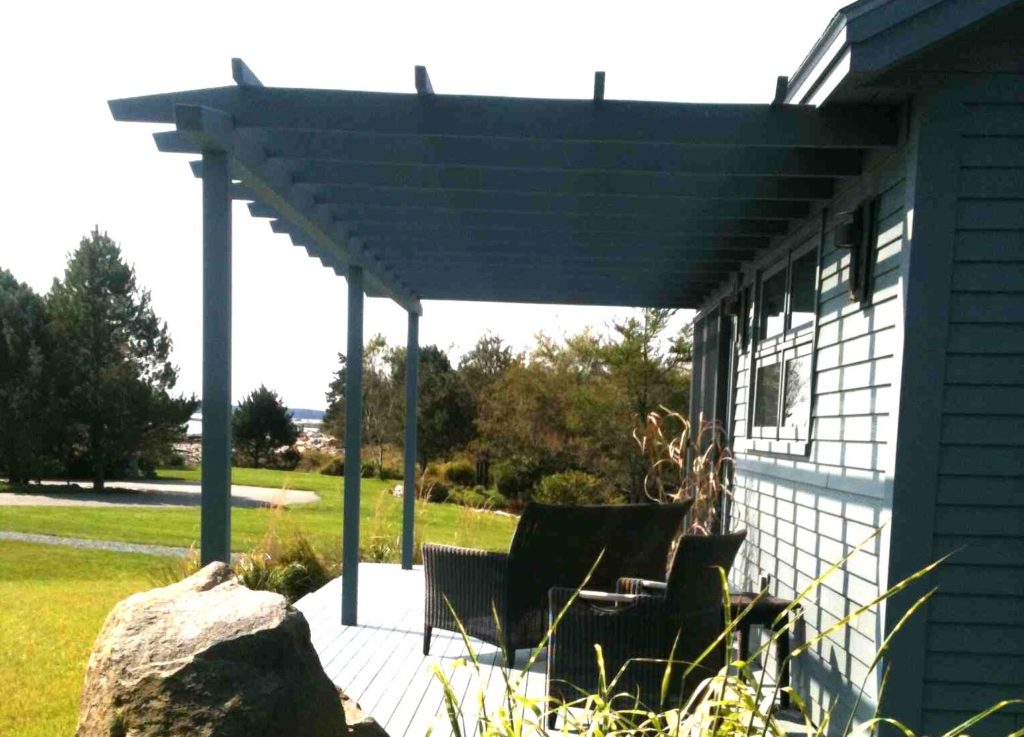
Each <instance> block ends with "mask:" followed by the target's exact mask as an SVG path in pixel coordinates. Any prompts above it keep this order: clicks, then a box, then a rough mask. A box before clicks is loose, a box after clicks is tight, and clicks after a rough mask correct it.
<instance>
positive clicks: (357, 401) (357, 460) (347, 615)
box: [341, 265, 363, 625]
mask: <svg viewBox="0 0 1024 737" xmlns="http://www.w3.org/2000/svg"><path fill="white" fill-rule="evenodd" d="M362 421H363V269H362V267H361V266H354V265H350V266H349V268H348V355H347V359H346V363H345V487H344V488H345V495H344V504H343V510H342V517H343V519H342V524H343V527H342V545H341V560H342V573H341V623H342V624H346V625H354V624H356V623H357V619H358V609H359V496H360V493H359V485H360V483H362V467H363V463H362V458H361V451H362V444H363V437H362V425H363V422H362Z"/></svg>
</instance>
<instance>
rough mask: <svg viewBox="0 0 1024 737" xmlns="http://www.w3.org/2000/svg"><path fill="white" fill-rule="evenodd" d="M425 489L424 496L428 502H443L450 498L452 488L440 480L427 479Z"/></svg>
mask: <svg viewBox="0 0 1024 737" xmlns="http://www.w3.org/2000/svg"><path fill="white" fill-rule="evenodd" d="M425 484H426V486H425V489H424V491H423V498H424V499H426V500H427V501H428V502H434V503H438V504H439V503H441V502H443V501H445V500H446V499H447V498H448V494H450V493H451V490H450V489H449V488H448V485H447V484H443V483H441V482H440V481H427V482H425Z"/></svg>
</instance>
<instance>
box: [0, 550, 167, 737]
mask: <svg viewBox="0 0 1024 737" xmlns="http://www.w3.org/2000/svg"><path fill="white" fill-rule="evenodd" d="M161 564H162V561H161V559H159V558H155V557H153V556H147V555H128V554H125V553H108V552H104V551H98V550H79V549H76V548H66V547H54V546H50V545H30V544H27V543H18V542H6V541H0V601H2V602H3V603H4V604H3V606H2V607H0V693H2V694H3V698H2V699H0V734H5V735H19V736H20V737H51V735H69V734H74V731H75V723H76V721H77V716H78V699H79V695H80V694H81V690H82V682H83V678H84V676H85V666H86V663H87V662H88V659H89V652H90V651H91V650H92V645H93V641H94V640H95V638H96V635H97V633H98V632H99V629H100V626H101V625H102V624H103V620H104V618H105V617H106V616H107V613H108V612H109V611H110V609H111V607H112V606H113V605H114V604H115V603H116V602H118V601H120V600H121V599H123V598H125V597H126V596H128V595H129V594H132V593H134V592H136V591H141V590H143V589H147V588H150V586H151V583H150V578H149V577H150V575H152V574H153V573H154V572H155V571H156V569H157V568H159V566H160V565H161Z"/></svg>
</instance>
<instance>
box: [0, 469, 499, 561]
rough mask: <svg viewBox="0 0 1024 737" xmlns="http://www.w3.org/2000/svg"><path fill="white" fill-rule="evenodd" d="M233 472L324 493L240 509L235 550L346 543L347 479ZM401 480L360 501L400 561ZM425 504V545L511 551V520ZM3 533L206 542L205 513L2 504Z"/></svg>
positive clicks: (193, 475) (421, 508)
mask: <svg viewBox="0 0 1024 737" xmlns="http://www.w3.org/2000/svg"><path fill="white" fill-rule="evenodd" d="M232 473H233V481H234V483H236V484H242V485H249V486H262V487H268V488H276V489H284V488H289V489H302V490H307V491H315V492H316V493H317V494H319V495H320V501H319V502H315V503H313V504H304V505H296V506H295V507H292V508H289V509H284V510H272V509H237V508H236V509H233V510H232V512H231V530H232V532H231V547H232V550H235V551H245V550H250V549H252V548H253V547H254V546H255V545H257V544H258V543H259V541H260V540H261V539H262V538H263V536H264V535H265V534H266V532H267V529H268V528H269V527H270V526H272V525H277V526H278V527H279V528H281V529H284V530H287V529H289V528H291V527H294V528H297V529H301V530H302V531H303V532H304V533H305V534H306V535H308V536H310V537H311V538H313V539H314V540H315V541H316V544H317V546H318V547H321V549H324V550H328V549H331V547H332V546H333V547H335V548H336V547H337V546H339V545H340V543H339V540H340V539H341V527H342V524H341V487H342V481H341V479H340V478H338V477H334V476H322V475H320V474H317V473H307V472H301V471H273V470H267V469H252V468H236V469H234V471H233V472H232ZM160 477H161V478H165V479H180V480H186V481H198V480H199V470H198V469H167V470H164V471H161V473H160ZM395 483H396V482H394V481H390V482H387V481H379V480H377V479H363V482H362V500H361V504H360V519H361V522H360V539H361V542H362V545H363V547H366V546H368V545H369V544H371V543H373V544H375V545H376V546H377V547H378V548H380V547H385V548H387V549H388V550H390V551H393V555H392V556H391V557H390V559H392V560H397V555H398V551H399V550H400V542H399V535H400V533H401V515H402V500H401V499H399V498H396V497H393V496H391V494H389V493H388V490H389V489H390V488H391V487H393V486H394V484H395ZM110 494H111V497H112V498H115V497H116V495H117V492H116V491H113V492H110ZM417 506H418V509H417V514H416V521H417V525H418V526H419V528H420V530H419V535H418V537H419V539H420V540H422V541H430V542H442V543H449V544H455V545H468V546H473V547H480V548H487V549H490V550H504V549H506V548H507V547H508V542H509V539H510V537H511V535H512V530H513V528H514V526H515V520H514V519H513V518H511V517H508V516H504V515H497V514H491V513H487V512H478V511H474V510H470V509H467V508H465V507H458V506H455V505H450V504H426V503H422V502H421V503H417ZM0 530H6V531H15V532H32V533H40V534H46V535H61V536H67V537H85V538H92V539H97V540H118V541H123V542H135V543H151V544H157V545H176V546H182V547H188V546H190V545H193V544H196V543H197V542H198V540H199V509H198V508H163V509H154V508H145V507H139V508H113V509H102V508H76V507H3V506H0Z"/></svg>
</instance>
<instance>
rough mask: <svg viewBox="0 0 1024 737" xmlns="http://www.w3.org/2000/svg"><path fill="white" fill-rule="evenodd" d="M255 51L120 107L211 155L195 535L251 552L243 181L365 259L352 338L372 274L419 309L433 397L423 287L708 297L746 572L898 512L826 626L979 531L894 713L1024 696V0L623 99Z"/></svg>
mask: <svg viewBox="0 0 1024 737" xmlns="http://www.w3.org/2000/svg"><path fill="white" fill-rule="evenodd" d="M234 77H235V81H236V85H235V86H232V87H222V88H213V89H205V90H190V91H183V92H174V93H167V94H158V95H152V96H147V97H139V98H132V99H126V100H115V101H112V102H111V103H110V107H111V110H112V112H113V114H114V117H115V118H116V119H118V120H127V121H136V122H150V123H162V124H173V125H174V128H173V129H171V130H165V131H161V132H159V133H157V134H156V136H155V137H156V141H157V145H158V147H159V148H160V149H161V150H163V151H168V152H177V153H190V154H200V155H201V156H202V160H201V162H195V163H194V164H193V170H194V173H195V174H196V175H197V176H200V177H202V180H203V209H204V231H203V248H204V288H203V300H204V301H203V304H204V373H203V376H204V385H203V410H204V428H203V431H204V432H203V457H204V477H203V516H202V520H203V522H202V551H203V557H204V559H206V560H214V559H224V558H226V556H227V555H228V551H229V545H228V541H229V538H230V516H229V515H230V507H229V505H228V503H227V502H228V491H227V490H228V488H229V482H230V462H229V461H230V459H229V454H228V453H227V448H228V442H229V440H228V438H229V429H230V423H229V421H228V420H229V413H230V334H231V332H230V331H231V314H230V298H229V297H230V287H231V258H230V252H231V208H230V203H231V200H232V199H240V200H245V201H248V202H250V205H249V209H250V212H251V213H252V214H253V215H254V216H257V217H267V218H271V225H272V227H273V228H274V230H275V231H276V232H280V233H285V234H288V235H289V236H290V237H291V239H292V241H293V242H294V243H295V244H296V245H298V246H300V247H303V248H305V249H306V250H307V251H308V252H309V253H310V255H312V256H314V257H316V258H318V259H319V260H321V261H322V262H323V263H324V264H325V265H326V266H328V267H329V268H331V269H333V270H334V271H335V272H336V273H337V274H339V275H342V276H344V277H345V278H346V279H347V281H348V285H349V289H348V300H349V310H348V357H349V365H350V366H352V367H358V366H359V365H360V364H361V362H360V360H359V356H360V355H361V351H362V314H363V308H364V301H363V297H364V294H365V295H367V296H377V297H387V298H390V299H393V300H394V301H396V302H397V303H398V304H400V305H401V306H403V307H404V308H405V309H406V310H407V311H408V314H409V341H408V353H407V355H408V359H409V369H408V371H407V375H408V378H409V383H408V386H407V392H408V394H407V396H408V397H409V398H410V400H412V401H409V402H408V406H409V407H414V405H415V401H414V400H415V397H416V356H417V351H418V339H417V335H418V332H417V331H418V321H419V317H420V314H421V312H422V300H431V299H449V300H480V301H503V302H541V303H568V304H590V305H595V304H604V305H628V306H667V307H685V308H696V309H698V310H699V314H698V317H697V319H696V321H695V359H694V379H693V397H694V404H693V407H692V411H693V415H694V417H695V418H697V417H699V416H703V417H705V418H708V419H712V420H715V421H718V422H721V423H722V424H723V425H724V426H725V427H726V428H727V429H728V432H729V435H730V437H731V440H732V443H733V446H734V448H735V451H736V464H735V469H734V471H733V478H732V483H733V487H734V490H733V496H732V500H731V504H730V508H729V510H728V512H729V514H728V524H729V525H730V526H734V527H740V526H742V527H746V528H747V529H748V530H750V532H751V537H750V540H749V544H748V545H747V548H746V549H745V551H744V552H743V553H742V561H741V562H740V563H739V565H738V566H737V570H736V579H737V581H736V582H737V584H738V585H741V586H744V587H746V586H757V585H759V584H760V583H761V582H762V581H767V583H768V585H769V586H770V588H771V589H772V591H773V592H775V593H779V594H783V595H785V594H792V593H793V592H794V591H796V590H799V589H800V588H801V587H802V586H804V585H805V584H806V583H807V582H809V581H810V580H811V579H813V578H814V577H815V576H817V575H819V574H820V573H822V572H823V571H824V570H825V568H826V567H827V566H828V564H830V563H831V562H833V561H835V560H836V559H838V558H840V557H841V556H842V555H843V554H844V553H845V552H847V551H849V550H850V548H851V546H853V545H856V544H859V543H861V542H862V541H864V540H866V539H867V538H868V537H869V535H870V534H871V532H872V531H873V530H874V529H875V528H876V527H878V526H879V525H884V528H883V530H882V532H881V533H880V535H879V536H878V537H877V538H874V539H871V540H869V541H868V542H867V543H866V547H865V549H864V551H863V552H862V553H861V554H859V555H858V556H856V557H855V558H854V559H853V560H852V561H851V564H850V566H849V568H848V570H847V571H846V572H843V573H840V574H837V575H836V576H833V577H831V578H830V579H829V580H828V582H827V583H826V585H825V587H824V588H823V589H822V590H821V592H820V594H819V595H818V596H817V597H816V599H815V600H814V601H813V602H810V603H809V605H808V606H807V607H806V610H805V623H806V628H807V632H808V634H811V633H814V632H816V631H823V630H824V629H826V628H827V627H828V626H829V625H830V624H831V623H833V622H835V621H836V620H838V619H839V618H840V617H842V616H844V615H845V614H847V613H848V612H850V611H852V610H853V609H855V608H856V607H858V606H860V605H864V604H868V603H870V602H871V600H872V599H873V598H874V597H876V596H877V595H878V593H879V592H880V591H881V590H884V589H885V588H886V587H887V586H890V585H892V584H894V583H895V582H897V581H899V580H900V579H902V578H904V577H906V576H908V575H910V574H912V573H913V572H915V571H917V570H919V569H921V568H922V567H924V566H925V565H927V564H928V563H930V562H931V561H933V560H934V559H935V558H937V557H938V556H941V555H943V554H945V553H948V552H954V551H955V552H954V555H953V556H952V557H951V558H950V560H949V561H948V562H947V563H945V564H944V565H943V566H942V567H941V568H940V569H939V570H938V571H937V572H936V573H935V574H933V575H932V576H931V578H930V583H931V584H932V585H936V586H938V587H939V591H938V592H937V593H936V594H935V595H934V596H933V597H932V598H931V600H930V601H928V603H927V604H926V605H925V606H924V607H923V608H922V609H921V610H920V611H918V612H917V615H916V616H915V617H914V618H913V619H912V620H911V621H910V622H909V623H908V624H906V626H905V627H904V629H903V631H902V632H901V634H900V636H899V637H898V638H897V639H896V640H895V642H894V643H893V644H892V646H891V649H890V650H889V653H888V657H887V658H886V660H885V664H890V663H891V664H892V667H893V670H892V677H891V678H890V679H889V681H888V686H887V690H886V692H885V696H884V711H885V713H887V714H889V715H892V716H894V717H897V718H899V719H902V720H903V721H905V722H906V723H907V724H908V725H910V726H911V727H912V728H914V729H916V730H919V731H921V730H924V731H926V732H928V733H936V732H941V731H943V730H945V729H947V728H948V727H951V726H953V725H954V724H956V723H958V722H959V721H961V720H962V719H963V718H965V717H966V716H967V715H969V714H971V713H975V712H977V711H979V710H980V709H982V708H984V707H986V706H988V705H990V704H991V703H993V702H994V701H996V700H998V699H1000V698H1004V697H1011V696H1022V695H1024V694H1022V684H1024V675H1022V674H1024V3H1022V2H1020V0H1016V1H1012V0H862V1H861V2H858V3H855V4H853V5H851V6H849V7H847V8H844V9H843V10H841V11H840V12H839V14H838V15H837V16H836V17H835V19H834V20H833V22H832V23H831V24H830V25H829V27H828V28H827V29H826V31H825V33H824V35H823V36H822V37H821V38H820V39H819V40H818V41H817V43H815V44H814V46H813V47H812V48H811V51H810V53H809V54H808V56H807V58H806V60H805V61H804V63H803V64H802V65H801V66H800V68H799V69H798V70H797V71H796V72H795V74H793V75H792V76H791V77H790V78H788V79H785V78H783V79H780V83H779V85H778V88H777V90H776V94H775V99H774V100H773V101H772V102H771V104H764V105H722V104H714V103H709V104H704V103H700V104H679V103H653V102H625V101H615V100H607V99H605V97H604V77H603V73H598V75H597V76H596V77H595V86H594V95H593V97H592V99H588V100H537V99H523V98H498V97H472V96H460V95H446V94H438V93H435V92H434V89H433V86H432V84H431V81H430V79H429V76H428V75H427V73H426V70H425V69H423V68H422V67H420V68H417V73H416V93H415V94H384V93H371V92H348V91H331V90H301V89H283V88H274V87H264V86H263V85H262V84H261V83H260V81H259V79H258V78H257V77H256V75H255V74H253V72H252V71H251V70H250V69H249V68H248V67H246V66H245V65H244V64H243V63H242V62H241V61H240V60H235V63H234ZM359 374H360V372H359V371H358V370H352V371H349V373H348V375H347V379H348V381H349V382H350V383H349V386H348V390H347V391H346V396H347V397H348V398H349V399H350V401H351V402H352V404H350V405H349V406H348V407H347V408H346V416H347V417H349V418H358V417H359V415H360V409H359V406H358V402H359V401H360V399H359V398H360V396H361V391H360V380H361V379H360V375H359ZM406 437H407V441H406V454H407V458H406V474H405V476H406V479H407V480H408V481H407V483H410V484H411V483H412V481H411V479H412V477H413V473H412V470H413V468H414V465H413V464H414V459H415V442H416V437H415V423H414V422H412V421H407V435H406ZM346 443H347V449H346V456H347V457H350V458H351V457H358V454H359V450H360V438H359V423H358V422H356V421H353V422H351V423H350V426H349V428H348V432H347V433H346ZM350 470H351V473H350V474H349V475H347V476H346V484H345V510H346V511H345V520H344V521H345V525H344V538H343V544H344V558H345V561H346V563H347V565H346V567H345V570H346V571H347V572H348V571H351V572H353V573H352V574H351V575H346V576H345V577H344V579H343V581H342V599H341V619H342V621H343V622H344V623H345V624H346V625H354V624H356V623H357V621H358V609H357V606H356V602H357V598H356V594H357V591H358V566H357V565H355V563H356V562H357V560H358V500H359V484H358V472H359V464H355V463H354V464H347V468H346V473H348V472H349V471H350ZM408 491H409V490H408V489H407V493H406V494H405V499H406V501H407V502H408V504H407V507H406V515H405V527H404V537H405V544H404V550H403V553H404V555H403V562H404V564H405V565H407V566H408V565H411V561H412V524H413V515H412V506H411V504H412V499H413V495H412V494H411V493H408ZM926 586H927V584H922V585H919V586H916V587H912V588H911V589H910V590H909V591H908V592H907V593H906V594H904V595H902V596H901V597H898V598H897V599H895V600H893V601H891V602H890V603H889V605H888V606H887V607H886V608H885V609H883V610H881V611H880V612H879V613H878V614H877V616H876V615H868V616H866V617H865V618H863V619H862V620H860V622H859V624H858V626H857V627H856V628H855V629H854V630H853V631H851V632H850V633H849V634H848V635H844V637H843V639H841V640H835V639H828V640H826V641H825V642H824V643H823V644H822V645H821V646H819V647H818V648H816V650H815V651H814V652H810V653H807V654H806V655H805V656H804V657H803V659H802V661H801V663H800V668H799V673H798V674H797V680H796V685H797V687H798V688H799V689H800V690H802V691H804V692H805V695H806V696H808V697H810V698H812V699H813V700H814V701H815V702H816V703H817V704H818V706H819V707H820V708H821V709H826V708H829V707H831V706H832V705H833V704H834V703H836V702H837V701H838V706H837V708H836V712H835V716H834V717H833V719H834V720H835V723H836V724H837V725H841V724H843V723H845V719H843V718H842V717H843V711H844V710H849V709H851V708H853V705H852V703H851V700H850V699H848V698H847V696H848V694H850V693H852V691H853V690H855V688H856V687H857V686H858V685H859V684H860V683H862V682H864V683H866V684H867V691H868V695H869V699H868V700H867V701H865V702H864V703H863V704H862V705H861V710H862V711H863V712H865V713H867V712H869V711H870V710H871V709H872V708H873V706H874V704H872V703H870V701H871V698H870V697H872V696H873V697H874V698H875V699H877V698H879V686H880V680H881V676H880V669H876V670H874V671H872V670H871V669H870V664H871V658H872V656H873V654H874V652H875V650H876V649H877V648H878V647H879V646H880V645H881V644H882V643H883V642H885V640H886V637H887V636H888V634H889V633H891V632H892V631H893V629H894V628H895V627H896V625H897V624H898V623H899V622H900V620H901V618H902V617H903V615H904V614H905V613H906V611H907V610H908V608H909V607H910V606H911V604H912V603H913V601H915V600H916V598H917V596H919V595H921V593H923V592H924V591H925V590H926ZM1021 726H1024V712H1021V711H1020V710H1017V711H1015V712H1014V711H1007V712H1005V713H1001V714H999V715H997V716H996V717H995V718H994V719H993V720H991V721H990V722H988V723H987V725H986V728H987V729H988V730H989V731H990V732H992V733H998V734H1005V733H1007V732H1012V731H1013V730H1014V729H1019V728H1020V727H1021ZM975 732H976V733H978V732H977V730H975Z"/></svg>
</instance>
